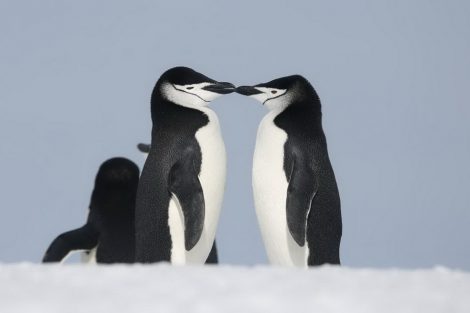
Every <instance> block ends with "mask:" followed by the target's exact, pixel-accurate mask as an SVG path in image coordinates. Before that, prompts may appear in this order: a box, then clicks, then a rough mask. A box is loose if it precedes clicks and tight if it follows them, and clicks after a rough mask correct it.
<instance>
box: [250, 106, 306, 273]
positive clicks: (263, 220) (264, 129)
mask: <svg viewBox="0 0 470 313" xmlns="http://www.w3.org/2000/svg"><path fill="white" fill-rule="evenodd" d="M276 115H277V112H270V113H269V114H268V115H266V117H265V118H264V119H263V120H262V121H261V123H260V126H259V128H258V135H257V139H256V147H255V154H254V159H253V193H254V198H255V207H256V215H257V217H258V223H259V226H260V230H261V234H262V237H263V241H264V245H265V248H266V252H267V254H268V258H269V260H270V262H271V263H272V264H276V265H287V266H292V265H296V266H306V261H307V256H308V255H307V254H308V251H307V250H306V248H305V247H300V246H298V245H297V244H296V243H295V241H294V240H293V239H292V236H291V235H290V233H289V230H288V227H287V214H286V198H287V187H288V181H287V178H286V175H285V172H284V145H285V143H286V141H287V134H286V132H285V131H284V130H282V129H280V128H279V127H277V126H276V125H275V124H274V122H273V120H274V118H275V117H276Z"/></svg>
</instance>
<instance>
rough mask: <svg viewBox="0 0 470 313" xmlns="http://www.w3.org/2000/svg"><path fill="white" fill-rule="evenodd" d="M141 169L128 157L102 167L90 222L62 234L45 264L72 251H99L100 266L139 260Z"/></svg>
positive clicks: (91, 206) (95, 187) (92, 201)
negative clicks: (137, 217) (136, 220)
mask: <svg viewBox="0 0 470 313" xmlns="http://www.w3.org/2000/svg"><path fill="white" fill-rule="evenodd" d="M138 182H139V168H138V167H137V165H136V164H134V163H133V162H132V161H130V160H128V159H125V158H112V159H109V160H107V161H105V162H104V163H103V164H102V165H101V166H100V168H99V170H98V173H97V174H96V178H95V186H94V189H93V192H92V194H91V201H90V206H89V209H90V210H89V214H88V219H87V223H86V224H85V225H84V226H83V227H81V228H78V229H75V230H71V231H69V232H66V233H63V234H61V235H59V236H58V237H57V238H56V239H54V241H53V242H52V243H51V245H50V246H49V248H48V249H47V251H46V254H45V256H44V258H43V262H60V261H62V260H63V259H64V258H65V257H66V256H67V255H68V254H69V253H70V252H72V251H74V250H75V251H76V250H83V251H89V250H91V249H93V248H96V262H98V263H132V262H134V258H135V227H134V214H135V210H134V208H135V198H136V193H137V185H138Z"/></svg>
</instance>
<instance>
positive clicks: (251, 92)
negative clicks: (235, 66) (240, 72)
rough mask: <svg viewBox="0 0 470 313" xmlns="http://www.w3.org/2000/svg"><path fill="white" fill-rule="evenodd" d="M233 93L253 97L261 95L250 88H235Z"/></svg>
mask: <svg viewBox="0 0 470 313" xmlns="http://www.w3.org/2000/svg"><path fill="white" fill-rule="evenodd" d="M235 91H236V92H237V93H239V94H241V95H244V96H253V95H257V94H260V93H263V92H262V91H260V90H258V89H256V88H255V87H252V86H239V87H237V89H236V90H235Z"/></svg>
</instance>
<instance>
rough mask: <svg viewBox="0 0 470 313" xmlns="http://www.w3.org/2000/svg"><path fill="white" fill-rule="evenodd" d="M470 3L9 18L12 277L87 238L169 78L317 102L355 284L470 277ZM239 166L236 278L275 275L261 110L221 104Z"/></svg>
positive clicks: (1, 83)
mask: <svg viewBox="0 0 470 313" xmlns="http://www.w3.org/2000/svg"><path fill="white" fill-rule="evenodd" d="M469 16H470V3H469V2H468V1H463V0H462V1H404V0H400V1H377V0H374V1H372V0H371V1H365V0H358V1H307V0H306V1H233V2H228V1H215V0H213V1H208V0H205V1H187V2H182V1H168V2H166V3H165V4H163V2H158V1H115V0H114V1H110V0H108V1H91V0H87V1H58V0H55V1H32V0H30V1H13V0H9V1H1V2H0V30H1V31H0V47H1V49H0V108H1V111H0V142H1V153H0V158H1V159H0V172H1V175H0V195H1V208H0V262H18V261H34V262H37V261H39V260H40V258H41V257H42V254H43V252H44V250H45V249H46V247H47V245H48V244H49V243H50V241H51V240H52V239H53V238H54V236H56V235H57V234H59V233H60V232H62V231H65V230H69V229H71V228H74V227H78V226H80V225H82V224H83V223H84V221H85V217H86V214H87V206H88V202H89V197H90V193H91V190H92V187H93V180H94V176H95V174H96V170H97V168H98V166H99V165H100V164H101V162H102V161H104V160H105V159H107V158H110V157H114V156H125V157H128V158H131V159H132V160H134V161H136V162H137V163H139V165H140V166H142V163H143V160H144V158H143V157H142V156H141V155H140V154H139V153H138V152H137V150H136V149H135V144H136V143H137V142H140V141H144V142H148V141H149V138H150V128H151V122H150V104H149V99H150V93H151V91H152V88H153V85H154V83H155V81H156V80H157V79H158V77H159V75H160V74H161V73H162V72H163V71H164V70H165V69H167V68H169V67H172V66H176V65H186V66H190V67H193V68H194V69H196V70H198V71H200V72H202V73H204V74H206V75H208V76H210V77H212V78H214V79H218V80H224V81H230V82H232V83H234V84H252V83H259V82H264V81H268V80H271V79H273V78H277V77H281V76H285V75H290V74H295V73H298V74H302V75H304V76H305V77H307V78H308V79H309V80H310V81H311V82H312V84H313V85H314V86H315V88H316V89H317V91H318V93H319V95H320V97H321V100H322V104H323V116H324V118H323V122H324V128H325V132H326V136H327V140H328V144H329V153H330V157H331V160H332V164H333V167H334V169H335V173H336V177H337V180H338V184H339V188H340V194H341V200H342V211H343V224H344V232H343V241H342V246H341V256H342V262H343V264H344V265H347V266H360V267H364V266H373V267H405V268H415V267H429V266H433V265H436V264H441V265H445V266H449V267H453V268H462V269H466V270H470V251H469V248H468V247H470V227H469V225H470V205H469V204H470V201H469V198H468V192H469V189H470V188H469V187H470V166H469V164H468V162H469V160H470V140H469V139H470V138H469V137H470V123H469V122H470V105H469V102H470V101H469V100H470V95H469V90H470V86H469V83H470V57H469V56H470V19H469ZM212 107H213V108H214V110H215V111H216V112H217V113H218V115H219V118H220V121H221V124H222V129H223V135H224V138H225V142H226V147H227V152H228V177H227V189H226V194H225V200H224V207H223V212H222V216H221V220H220V224H219V231H218V241H219V251H220V257H221V261H222V263H228V264H259V263H266V256H265V252H264V250H263V246H262V243H261V239H260V235H259V231H258V228H257V222H256V218H255V213H254V207H253V200H252V191H251V164H252V154H253V148H254V142H255V136H256V129H257V126H258V123H259V121H260V119H261V118H262V116H263V115H264V114H265V113H266V111H265V110H264V108H263V107H262V106H261V105H260V104H259V103H257V102H255V101H252V100H251V99H248V98H244V97H242V96H239V95H235V94H233V95H228V96H226V97H222V98H220V99H218V100H217V101H215V102H214V103H213V104H212Z"/></svg>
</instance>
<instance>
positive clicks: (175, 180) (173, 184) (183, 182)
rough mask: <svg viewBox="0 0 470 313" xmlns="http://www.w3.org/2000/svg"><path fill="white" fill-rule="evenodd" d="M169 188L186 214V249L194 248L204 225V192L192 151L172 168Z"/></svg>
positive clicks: (184, 155)
mask: <svg viewBox="0 0 470 313" xmlns="http://www.w3.org/2000/svg"><path fill="white" fill-rule="evenodd" d="M169 189H170V192H171V193H173V194H174V195H175V196H176V197H177V198H178V201H179V203H180V205H181V209H182V211H183V215H184V226H185V227H184V239H185V240H184V241H185V248H186V251H189V250H191V249H192V248H194V246H195V245H196V243H197V242H198V241H199V239H200V238H201V234H202V229H203V227H204V214H205V203H204V193H203V190H202V186H201V182H200V181H199V178H198V174H197V172H196V169H195V164H194V160H193V158H192V157H191V152H188V153H185V154H183V155H182V158H181V160H180V161H178V162H177V163H176V164H175V165H173V167H172V168H171V170H170V177H169Z"/></svg>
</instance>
